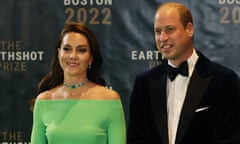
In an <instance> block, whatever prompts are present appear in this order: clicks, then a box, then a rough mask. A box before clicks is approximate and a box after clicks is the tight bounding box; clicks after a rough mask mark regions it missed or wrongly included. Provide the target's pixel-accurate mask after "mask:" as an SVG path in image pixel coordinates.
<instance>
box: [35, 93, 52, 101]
mask: <svg viewBox="0 0 240 144" xmlns="http://www.w3.org/2000/svg"><path fill="white" fill-rule="evenodd" d="M51 99H52V92H51V91H44V92H42V93H40V94H39V95H38V96H37V100H51Z"/></svg>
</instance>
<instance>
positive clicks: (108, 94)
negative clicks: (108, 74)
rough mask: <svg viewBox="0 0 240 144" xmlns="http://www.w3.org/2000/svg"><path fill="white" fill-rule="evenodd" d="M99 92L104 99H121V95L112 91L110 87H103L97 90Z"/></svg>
mask: <svg viewBox="0 0 240 144" xmlns="http://www.w3.org/2000/svg"><path fill="white" fill-rule="evenodd" d="M97 91H99V93H101V96H102V97H103V98H104V99H110V100H112V99H120V95H119V93H118V92H117V91H115V90H113V89H110V88H108V87H103V86H99V87H98V88H97Z"/></svg>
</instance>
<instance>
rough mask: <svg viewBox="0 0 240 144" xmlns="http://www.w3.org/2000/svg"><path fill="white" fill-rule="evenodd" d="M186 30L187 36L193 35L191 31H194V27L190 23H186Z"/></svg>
mask: <svg viewBox="0 0 240 144" xmlns="http://www.w3.org/2000/svg"><path fill="white" fill-rule="evenodd" d="M186 31H187V33H188V35H189V36H191V37H193V33H194V27H193V24H192V23H190V22H189V23H188V24H187V26H186Z"/></svg>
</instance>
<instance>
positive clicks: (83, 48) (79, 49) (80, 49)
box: [78, 47, 87, 53]
mask: <svg viewBox="0 0 240 144" xmlns="http://www.w3.org/2000/svg"><path fill="white" fill-rule="evenodd" d="M78 51H79V52H81V53H84V52H86V51H87V48H85V47H81V48H78Z"/></svg>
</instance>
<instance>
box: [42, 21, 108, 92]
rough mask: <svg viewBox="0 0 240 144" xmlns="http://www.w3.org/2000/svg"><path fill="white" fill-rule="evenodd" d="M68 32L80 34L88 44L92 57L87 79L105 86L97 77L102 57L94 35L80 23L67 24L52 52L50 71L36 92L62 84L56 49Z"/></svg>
mask: <svg viewBox="0 0 240 144" xmlns="http://www.w3.org/2000/svg"><path fill="white" fill-rule="evenodd" d="M70 32H74V33H80V34H83V35H85V36H86V37H87V39H88V41H89V44H90V53H91V55H92V57H93V62H92V65H91V68H90V69H88V70H87V78H88V79H89V80H90V81H93V82H95V83H97V84H99V85H103V86H105V80H104V79H103V78H102V77H101V76H100V75H99V72H98V70H99V68H100V66H101V65H102V56H101V53H100V49H99V44H98V41H97V39H96V37H95V35H94V33H93V32H92V31H91V30H90V28H88V27H87V26H85V25H83V24H80V23H68V24H66V25H65V26H64V28H63V30H62V32H61V35H60V38H59V42H58V46H57V47H56V48H55V50H54V55H53V58H52V61H51V69H50V71H49V73H48V74H47V75H46V76H45V77H43V79H42V80H41V82H40V83H39V88H38V92H39V93H41V92H43V91H46V90H49V89H51V88H53V87H55V86H58V85H60V84H62V83H63V79H64V78H63V70H62V68H61V66H60V64H59V59H58V48H60V46H61V43H62V39H63V37H64V36H65V35H66V34H67V33H70Z"/></svg>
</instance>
